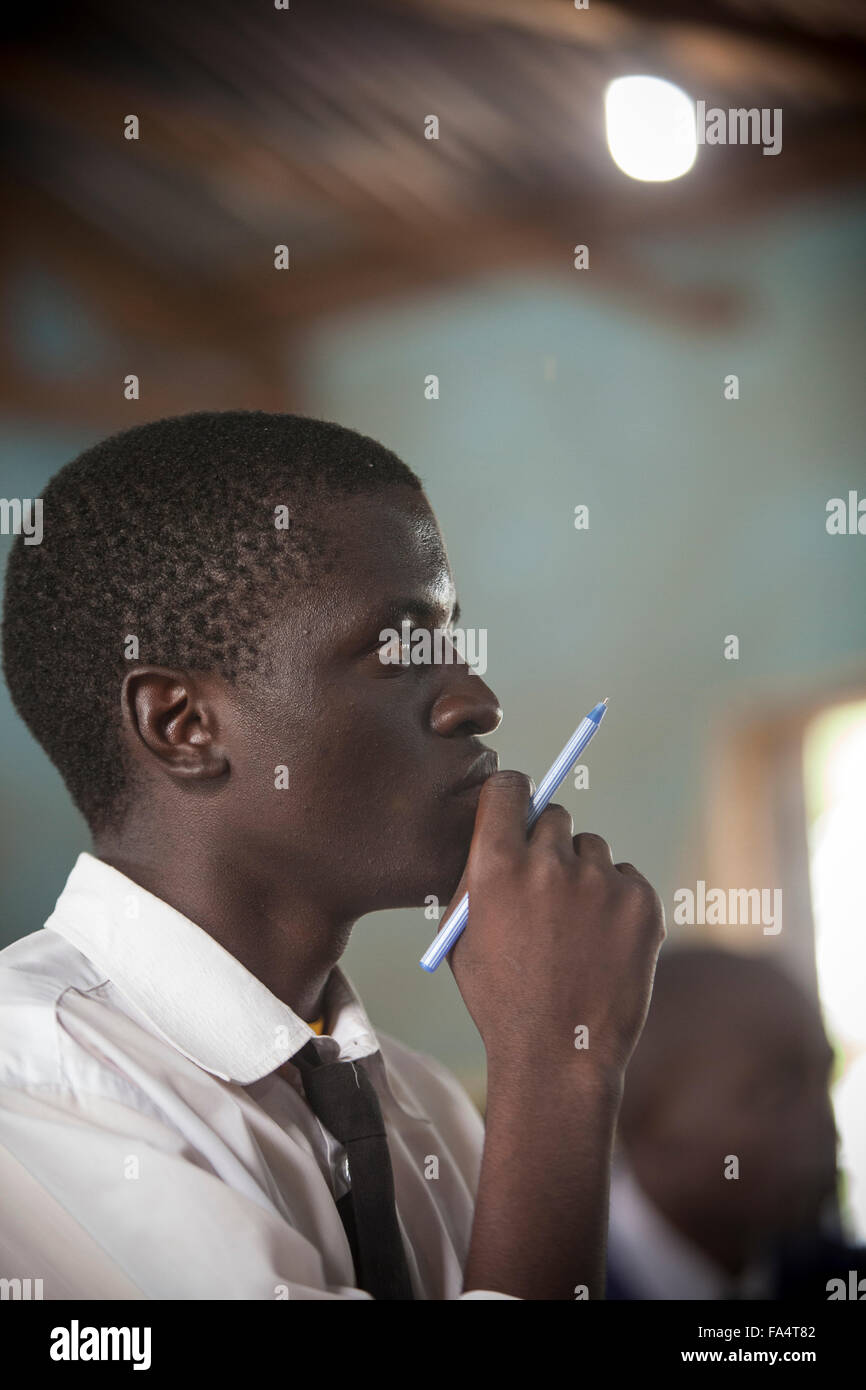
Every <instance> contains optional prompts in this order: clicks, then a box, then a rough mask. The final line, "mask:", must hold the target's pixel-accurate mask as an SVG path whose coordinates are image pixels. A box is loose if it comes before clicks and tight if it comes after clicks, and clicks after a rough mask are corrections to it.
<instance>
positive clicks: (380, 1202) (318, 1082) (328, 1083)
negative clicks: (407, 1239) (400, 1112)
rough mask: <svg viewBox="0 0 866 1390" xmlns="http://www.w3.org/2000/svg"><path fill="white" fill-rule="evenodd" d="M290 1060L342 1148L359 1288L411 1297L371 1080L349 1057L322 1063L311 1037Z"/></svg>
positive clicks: (343, 1214)
mask: <svg viewBox="0 0 866 1390" xmlns="http://www.w3.org/2000/svg"><path fill="white" fill-rule="evenodd" d="M291 1060H292V1062H293V1063H294V1065H295V1066H296V1067H297V1068H298V1071H299V1072H300V1074H301V1081H302V1083H303V1087H304V1094H305V1095H306V1097H307V1100H308V1101H309V1103H310V1107H311V1109H312V1111H313V1114H314V1115H316V1116H317V1117H318V1118H319V1119H320V1120H321V1122H322V1124H323V1125H324V1126H325V1129H327V1130H329V1131H330V1132H331V1134H333V1136H334V1138H335V1139H338V1140H339V1142H340V1143H341V1144H343V1145H345V1148H346V1155H347V1157H348V1161H349V1180H350V1182H351V1184H352V1186H351V1189H350V1191H349V1192H347V1193H345V1195H344V1196H343V1197H341V1198H340V1200H339V1201H338V1202H337V1210H338V1211H339V1213H340V1218H341V1220H342V1222H343V1226H344V1228H345V1231H346V1235H347V1236H348V1239H349V1245H350V1247H351V1250H352V1259H353V1260H354V1263H355V1277H356V1279H357V1282H358V1287H359V1288H360V1289H366V1291H367V1293H369V1294H372V1296H373V1298H385V1299H412V1298H414V1294H413V1293H412V1285H411V1283H410V1280H409V1269H408V1266H407V1264H406V1252H405V1250H404V1249H403V1241H402V1239H401V1237H400V1228H399V1226H398V1224H397V1208H396V1205H395V1201H394V1174H393V1171H392V1169H391V1155H390V1154H389V1152H388V1140H387V1137H386V1134H385V1121H384V1120H383V1118H382V1108H381V1106H380V1105H379V1098H378V1096H377V1095H376V1092H375V1089H374V1087H373V1083H372V1082H371V1080H370V1078H369V1076H367V1073H366V1072H365V1071H364V1069H363V1067H360V1066H356V1065H355V1063H353V1062H323V1061H322V1059H321V1057H320V1056H319V1054H318V1052H317V1051H316V1047H315V1044H314V1042H313V1040H312V1038H311V1039H310V1041H309V1042H307V1043H305V1044H304V1046H303V1047H302V1048H301V1050H300V1052H296V1053H295V1055H294V1057H293V1058H292V1059H291Z"/></svg>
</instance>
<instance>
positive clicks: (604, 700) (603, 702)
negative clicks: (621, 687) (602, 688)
mask: <svg viewBox="0 0 866 1390" xmlns="http://www.w3.org/2000/svg"><path fill="white" fill-rule="evenodd" d="M607 701H608V696H607V695H605V697H604V699H603V700H602V702H601V703H602V704H603V705H606V704H607Z"/></svg>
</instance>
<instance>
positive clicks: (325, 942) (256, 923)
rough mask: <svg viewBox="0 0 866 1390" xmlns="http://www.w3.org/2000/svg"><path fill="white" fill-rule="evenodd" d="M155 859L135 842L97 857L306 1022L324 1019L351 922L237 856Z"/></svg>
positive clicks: (108, 844)
mask: <svg viewBox="0 0 866 1390" xmlns="http://www.w3.org/2000/svg"><path fill="white" fill-rule="evenodd" d="M165 850H166V846H165V844H164V843H163V844H162V845H161V846H160V852H159V853H158V854H154V853H153V852H152V851H150V850H148V849H147V848H144V847H143V846H142V845H141V844H140V843H136V842H135V841H133V840H131V839H129V838H112V837H109V836H102V837H98V838H96V839H95V840H94V846H93V853H94V854H95V855H96V856H97V858H99V859H102V860H104V862H105V863H107V864H109V865H111V867H112V868H114V869H117V870H118V871H119V872H120V873H122V874H126V876H127V877H128V878H130V879H132V880H133V882H135V883H137V884H138V885H139V886H140V887H141V888H144V889H145V890H146V892H148V893H152V894H153V895H154V897H157V898H160V899H161V900H162V901H163V902H166V903H168V904H169V906H170V907H173V908H175V910H176V911H178V912H181V913H182V914H183V915H184V917H187V918H188V919H189V920H190V921H191V922H194V923H195V925H196V926H198V927H201V928H202V930H203V931H206V932H207V933H208V935H209V936H211V937H213V939H214V940H215V941H217V942H219V944H220V945H221V946H222V947H223V948H224V949H225V950H226V951H228V952H229V953H230V954H231V955H233V956H234V957H235V959H236V960H239V961H240V963H241V965H243V966H245V968H246V969H247V970H249V971H250V973H251V974H252V975H255V977H256V979H258V980H260V981H261V982H262V984H264V985H265V986H266V987H267V988H268V989H269V990H270V991H271V993H272V994H274V995H276V997H277V998H278V999H281V1000H282V1002H283V1003H284V1004H287V1005H288V1007H289V1008H290V1009H292V1011H293V1012H294V1013H296V1014H297V1015H298V1016H299V1017H300V1018H302V1019H304V1020H305V1021H307V1022H312V1021H314V1020H315V1019H318V1018H320V1017H321V1016H322V1013H323V1011H324V996H325V989H326V986H327V983H328V978H329V976H330V974H331V971H332V969H333V967H334V966H335V965H336V964H337V962H338V961H339V959H340V957H341V956H342V954H343V952H344V951H345V949H346V946H347V945H348V943H349V937H350V935H351V931H352V927H353V925H354V923H353V922H352V921H345V922H339V921H335V920H334V918H333V917H332V916H330V915H329V914H328V913H327V912H326V911H324V910H323V909H322V907H321V905H320V904H316V903H312V902H310V901H309V900H308V899H305V896H304V894H303V893H302V892H300V891H298V890H297V889H296V886H295V885H292V884H291V883H289V884H287V883H286V881H285V880H284V879H283V880H281V881H280V882H279V883H276V882H274V881H272V880H269V879H268V878H267V877H266V876H265V875H264V874H262V873H256V872H255V871H254V870H250V869H249V868H248V867H247V865H245V864H244V863H243V862H239V860H238V858H237V857H233V856H230V855H228V854H225V855H223V854H221V853H220V852H216V853H214V852H211V853H210V854H209V853H208V852H207V851H205V852H200V851H199V849H198V847H197V846H196V847H193V846H190V847H189V848H188V852H186V853H184V855H183V856H182V857H181V856H177V855H174V856H173V855H170V854H166V853H165Z"/></svg>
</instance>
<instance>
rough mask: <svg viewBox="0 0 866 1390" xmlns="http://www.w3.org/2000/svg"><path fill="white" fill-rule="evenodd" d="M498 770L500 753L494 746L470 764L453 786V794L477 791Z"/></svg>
mask: <svg viewBox="0 0 866 1390" xmlns="http://www.w3.org/2000/svg"><path fill="white" fill-rule="evenodd" d="M498 770H499V754H498V753H494V752H493V749H492V748H488V749H485V751H484V752H483V753H482V754H481V756H480V757H478V758H476V759H475V761H474V762H473V763H471V764H470V766H469V768H468V770H467V771H466V772H465V773H464V775H463V777H462V778H461V779H460V781H459V782H457V783H456V784H455V786H453V787H452V788H451V791H452V794H453V795H455V796H459V795H460V794H461V793H462V792H471V791H477V790H478V788H479V787H481V786H483V784H484V783H485V782H486V781H487V779H488V777H492V776H493V774H494V772H498Z"/></svg>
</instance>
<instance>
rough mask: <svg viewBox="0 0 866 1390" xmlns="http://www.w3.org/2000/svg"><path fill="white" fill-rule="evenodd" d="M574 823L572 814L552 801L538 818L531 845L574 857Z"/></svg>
mask: <svg viewBox="0 0 866 1390" xmlns="http://www.w3.org/2000/svg"><path fill="white" fill-rule="evenodd" d="M573 831H574V821H573V819H572V816H571V812H570V811H568V810H566V808H565V807H564V806H560V804H559V802H558V801H552V802H551V803H550V805H549V806H547V807H546V808H545V809H544V810H543V811H542V813H541V815H540V816H539V817H538V820H537V821H536V822H535V825H534V826H533V829H532V836H531V838H530V844H532V845H544V846H546V847H547V848H548V849H552V850H556V851H557V852H558V853H560V854H564V855H567V856H568V857H569V858H571V857H572V855H573V853H574V851H573V849H572V833H573Z"/></svg>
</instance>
